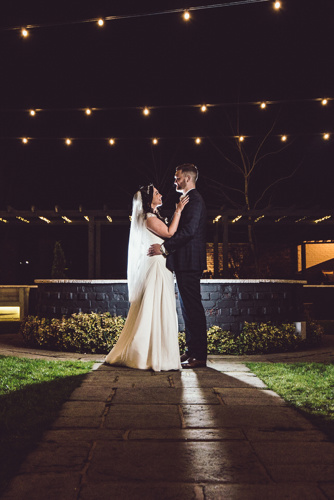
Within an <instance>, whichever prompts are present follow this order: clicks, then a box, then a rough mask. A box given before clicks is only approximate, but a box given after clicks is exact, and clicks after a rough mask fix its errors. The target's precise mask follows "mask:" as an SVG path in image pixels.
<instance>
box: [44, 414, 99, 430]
mask: <svg viewBox="0 0 334 500" xmlns="http://www.w3.org/2000/svg"><path fill="white" fill-rule="evenodd" d="M100 425H101V418H100V417H97V416H96V417H86V415H80V417H58V418H57V419H56V420H55V421H54V422H53V423H52V424H51V426H50V427H51V429H63V428H64V429H66V428H70V429H85V428H87V429H89V428H95V429H98V428H99V427H100Z"/></svg>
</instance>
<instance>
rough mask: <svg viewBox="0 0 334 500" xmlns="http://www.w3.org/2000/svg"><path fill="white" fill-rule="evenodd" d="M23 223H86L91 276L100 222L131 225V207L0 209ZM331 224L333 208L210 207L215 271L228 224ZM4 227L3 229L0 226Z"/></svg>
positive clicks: (3, 216) (95, 274)
mask: <svg viewBox="0 0 334 500" xmlns="http://www.w3.org/2000/svg"><path fill="white" fill-rule="evenodd" d="M7 224H8V225H10V226H12V225H15V226H22V224H31V226H36V225H38V226H42V225H45V226H47V225H49V226H57V225H58V226H60V225H64V224H67V225H75V226H86V227H87V232H88V278H89V279H93V278H100V277H101V226H104V225H114V226H119V225H122V226H129V225H130V210H108V209H103V210H84V209H83V208H81V207H80V208H79V209H77V210H65V209H64V210H61V209H60V208H58V207H55V209H54V210H39V209H35V208H34V207H32V208H31V210H16V209H14V208H11V207H9V208H8V209H7V210H6V211H0V228H1V226H2V225H7ZM249 224H251V225H259V226H273V225H278V224H279V225H280V226H295V225H296V224H298V225H301V226H316V225H325V226H330V228H331V229H330V233H331V234H332V231H333V229H334V209H333V210H323V209H321V210H319V209H317V210H316V209H314V210H310V209H308V210H301V209H298V210H297V209H286V208H285V209H283V208H282V209H266V210H252V211H246V210H234V209H233V210H232V209H228V210H209V211H208V226H209V227H210V228H211V230H213V240H214V241H213V244H214V273H215V275H218V272H219V251H218V244H219V240H220V239H221V240H222V245H223V277H228V274H227V273H228V245H229V228H230V227H231V226H233V225H238V226H247V225H249ZM0 231H1V229H0ZM301 245H302V270H304V269H305V268H306V265H305V262H306V259H305V244H304V243H303V242H301Z"/></svg>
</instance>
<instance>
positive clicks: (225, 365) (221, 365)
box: [207, 356, 250, 373]
mask: <svg viewBox="0 0 334 500" xmlns="http://www.w3.org/2000/svg"><path fill="white" fill-rule="evenodd" d="M232 359H233V358H232ZM207 366H208V368H212V369H214V370H218V371H220V372H224V373H230V372H245V373H247V372H250V369H249V368H248V367H247V366H246V365H245V364H243V363H237V362H233V361H221V360H220V359H219V357H218V356H215V357H212V358H210V357H209V358H208V363H207Z"/></svg>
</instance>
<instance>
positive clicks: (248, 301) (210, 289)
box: [35, 279, 306, 333]
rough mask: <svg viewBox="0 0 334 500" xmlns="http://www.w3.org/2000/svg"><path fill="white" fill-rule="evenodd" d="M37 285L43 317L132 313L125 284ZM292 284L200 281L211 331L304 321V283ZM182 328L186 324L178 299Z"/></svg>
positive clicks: (45, 282)
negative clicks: (263, 323) (253, 324)
mask: <svg viewBox="0 0 334 500" xmlns="http://www.w3.org/2000/svg"><path fill="white" fill-rule="evenodd" d="M35 284H37V285H38V288H37V294H36V305H35V312H36V314H37V315H38V316H41V317H49V318H50V317H57V318H59V317H61V316H69V315H71V314H73V313H79V312H84V313H89V312H92V311H93V312H110V313H111V314H112V315H116V316H126V315H127V312H128V309H129V305H130V304H129V302H128V290H127V281H126V280H35ZM305 284H306V282H305V281H292V280H269V279H268V280H250V279H249V280H226V279H225V280H224V279H212V280H201V293H202V301H203V305H204V308H205V313H206V317H207V327H208V328H209V327H211V326H213V325H217V326H219V327H221V328H222V329H224V330H228V331H231V332H233V333H238V332H240V331H241V330H242V327H243V324H244V322H245V321H248V322H269V321H270V322H272V323H274V324H281V323H285V322H301V321H303V320H304V318H303V285H305ZM175 291H176V297H177V313H178V319H179V330H180V331H183V330H184V323H183V318H182V314H181V308H180V303H179V300H178V291H177V286H176V288H175Z"/></svg>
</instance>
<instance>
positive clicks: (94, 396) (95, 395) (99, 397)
mask: <svg viewBox="0 0 334 500" xmlns="http://www.w3.org/2000/svg"><path fill="white" fill-rule="evenodd" d="M111 393H112V389H111V388H110V387H109V385H107V386H106V385H102V386H95V385H94V384H88V383H87V384H86V383H85V384H84V385H81V386H80V387H78V388H77V389H75V390H74V391H73V392H72V394H71V395H70V397H69V399H68V400H69V401H105V400H106V399H107V398H108V397H109V396H110V395H111Z"/></svg>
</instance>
